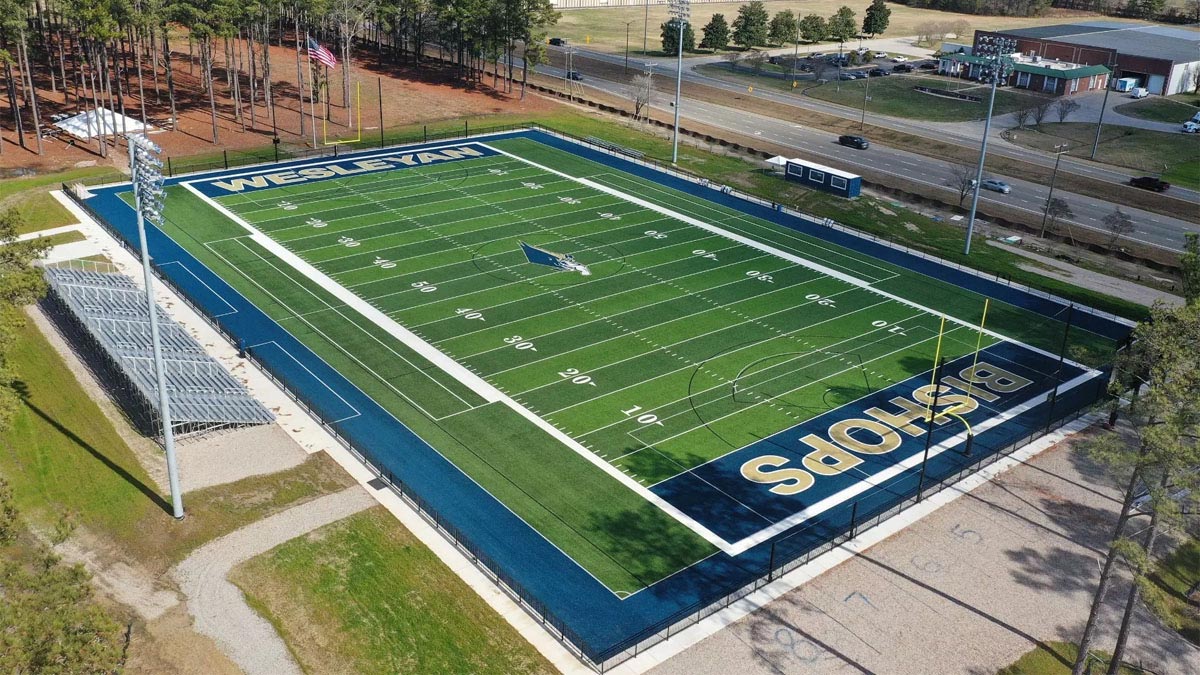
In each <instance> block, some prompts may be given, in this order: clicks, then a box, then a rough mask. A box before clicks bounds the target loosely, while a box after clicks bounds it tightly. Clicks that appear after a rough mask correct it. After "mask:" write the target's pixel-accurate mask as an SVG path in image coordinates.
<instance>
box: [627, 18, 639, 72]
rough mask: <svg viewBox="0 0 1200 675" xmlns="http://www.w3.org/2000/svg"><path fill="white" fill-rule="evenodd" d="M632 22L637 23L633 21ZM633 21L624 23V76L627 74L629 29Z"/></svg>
mask: <svg viewBox="0 0 1200 675" xmlns="http://www.w3.org/2000/svg"><path fill="white" fill-rule="evenodd" d="M633 21H637V19H634V20H633ZM633 21H626V22H625V74H626V75H628V74H629V27H630V26H632V25H633Z"/></svg>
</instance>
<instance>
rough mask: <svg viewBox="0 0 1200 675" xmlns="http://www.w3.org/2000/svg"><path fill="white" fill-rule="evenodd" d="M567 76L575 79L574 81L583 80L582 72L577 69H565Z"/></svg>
mask: <svg viewBox="0 0 1200 675" xmlns="http://www.w3.org/2000/svg"><path fill="white" fill-rule="evenodd" d="M567 77H568V78H570V79H572V80H575V81H576V82H582V81H583V74H582V73H580V72H579V71H578V70H571V71H567Z"/></svg>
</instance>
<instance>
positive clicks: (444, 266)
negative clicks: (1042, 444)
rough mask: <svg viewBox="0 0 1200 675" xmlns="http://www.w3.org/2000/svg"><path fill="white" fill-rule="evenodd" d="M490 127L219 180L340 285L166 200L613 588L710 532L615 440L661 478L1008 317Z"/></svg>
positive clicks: (170, 212)
mask: <svg viewBox="0 0 1200 675" xmlns="http://www.w3.org/2000/svg"><path fill="white" fill-rule="evenodd" d="M492 145H493V146H494V147H496V148H498V149H501V150H504V151H506V152H509V153H512V154H513V155H515V156H516V157H505V156H501V155H498V156H491V157H484V158H478V159H470V160H460V161H458V162H454V163H448V164H440V165H438V164H434V165H429V166H423V167H418V168H409V169H404V170H400V171H392V172H384V173H375V174H368V175H361V176H355V177H348V178H342V179H338V180H336V181H324V182H314V183H307V184H299V185H287V186H284V187H277V188H273V189H270V190H262V191H256V192H247V193H242V194H232V195H229V196H226V197H222V198H219V199H218V201H219V203H220V204H221V206H223V207H225V208H227V209H229V210H231V211H232V212H234V213H235V214H237V215H238V216H239V217H240V218H242V219H244V220H245V221H246V222H248V223H250V224H251V225H253V226H254V227H255V228H256V229H258V230H260V231H261V232H263V233H264V234H266V235H267V236H268V237H270V239H271V240H273V241H274V242H276V243H277V244H279V245H280V246H282V247H283V248H284V249H286V251H287V254H286V255H294V256H296V257H298V258H299V259H300V260H301V261H302V262H303V263H304V264H308V265H311V266H313V267H315V268H316V269H317V270H318V271H319V272H321V273H322V274H323V275H325V276H327V277H328V279H329V281H328V282H327V283H328V284H337V285H340V286H341V287H343V288H347V289H350V290H352V292H353V294H354V295H355V296H357V297H356V298H350V299H338V298H337V297H335V294H334V290H335V289H334V288H333V287H332V286H323V285H322V284H321V283H318V282H317V281H315V280H314V279H312V278H309V277H308V276H306V275H305V274H304V273H302V272H300V271H298V270H296V269H294V268H293V267H292V265H291V264H290V263H288V262H285V261H284V260H282V259H281V257H280V256H281V255H285V254H283V253H280V254H279V255H277V254H276V253H273V252H272V251H271V250H270V249H269V248H268V247H267V246H264V245H263V244H262V243H261V242H260V241H252V240H251V239H250V237H248V236H247V232H246V230H244V229H243V228H241V227H240V226H239V225H237V224H236V223H234V222H232V221H230V220H229V219H227V218H225V217H224V216H222V215H221V214H220V213H219V212H217V211H216V210H214V209H213V208H212V207H211V206H210V205H208V204H206V203H204V202H202V201H200V200H198V199H197V198H195V197H194V196H193V195H192V194H191V193H189V192H186V191H185V190H183V189H181V188H172V189H171V194H170V195H169V197H168V199H167V205H168V206H167V211H166V216H167V219H168V221H169V222H168V226H167V232H168V234H170V235H171V236H173V237H174V238H175V239H176V240H177V241H179V242H180V243H181V244H182V245H184V246H185V247H187V248H189V250H191V251H192V252H193V253H194V254H195V255H196V256H197V257H198V258H199V259H200V260H201V262H203V263H204V264H206V265H209V266H210V267H211V268H212V269H213V270H214V271H216V272H217V273H218V274H220V275H222V276H223V277H224V278H226V279H227V280H229V281H230V283H231V284H232V285H234V286H235V287H236V288H237V289H238V290H239V291H241V292H242V293H243V294H245V295H246V297H247V298H249V299H250V300H251V301H252V302H255V303H256V304H257V305H258V306H259V307H260V308H262V309H263V310H264V311H265V312H266V313H267V314H268V315H269V316H271V317H272V318H274V319H275V320H276V321H278V322H280V324H281V325H283V326H284V327H285V328H287V329H288V330H289V331H290V332H292V334H293V335H295V336H296V337H297V338H298V339H300V340H301V341H303V342H304V343H305V344H307V345H308V346H309V347H310V348H312V349H313V350H314V351H315V352H316V353H317V354H318V355H319V356H321V357H322V358H323V359H325V360H326V361H328V362H329V363H330V364H331V365H332V366H333V367H334V368H336V369H337V370H338V371H339V372H341V373H342V374H344V375H345V376H346V377H347V378H349V379H350V380H351V381H352V382H354V383H355V384H356V385H357V386H359V387H360V388H361V389H363V391H364V392H366V393H367V394H369V395H370V396H372V398H374V399H375V400H376V401H378V402H379V403H380V404H381V405H382V406H383V407H384V408H385V409H387V410H389V411H390V412H391V413H392V414H393V415H395V416H396V417H397V418H398V419H399V420H400V421H402V422H404V423H405V424H406V425H408V426H409V427H410V428H412V429H413V430H414V431H415V432H417V433H418V434H419V435H420V436H421V437H422V438H423V439H424V440H426V441H427V442H428V443H430V444H431V445H432V446H433V447H434V448H436V449H437V450H438V451H439V452H441V453H442V454H444V455H445V456H446V457H447V458H448V459H450V460H451V461H452V462H453V463H454V464H455V465H456V466H458V467H459V468H460V469H462V470H463V471H464V472H466V473H467V475H469V476H471V477H472V478H473V479H474V480H475V481H476V482H478V483H479V484H480V485H481V486H483V487H484V488H485V489H487V490H488V491H489V492H491V493H492V494H493V495H495V496H496V497H497V498H498V499H500V500H501V501H502V502H504V503H505V504H506V505H507V506H508V507H509V508H511V509H512V510H513V511H514V512H515V513H516V514H517V515H519V516H520V517H522V518H523V519H525V520H526V521H527V522H528V523H530V524H531V525H532V526H533V527H535V528H536V529H537V530H538V531H539V532H541V533H542V534H543V535H544V536H546V537H547V538H548V539H549V540H550V541H552V542H553V543H555V544H556V545H557V546H559V547H560V548H561V549H563V550H564V551H565V552H567V553H568V554H569V555H570V556H571V557H572V558H573V559H575V560H576V561H577V562H579V564H581V565H582V566H583V567H585V568H586V569H587V570H588V571H590V572H591V573H592V574H593V575H595V576H596V577H597V578H598V579H600V580H601V581H602V582H603V583H605V584H606V585H607V586H608V587H609V588H610V589H611V590H613V591H614V592H616V593H618V594H626V593H632V592H634V591H637V590H639V589H641V588H644V587H645V586H646V585H649V584H651V583H653V582H654V581H657V580H659V579H661V578H663V577H664V576H666V575H669V574H671V573H673V572H675V571H677V570H679V569H681V568H682V567H685V566H687V565H689V564H691V563H694V562H696V561H697V560H699V559H701V558H703V557H705V556H707V555H709V554H710V553H712V552H713V550H714V549H713V547H712V546H711V545H710V544H708V543H707V542H705V541H704V540H703V539H701V538H700V537H699V536H698V535H696V534H694V533H693V532H691V531H690V530H688V529H687V528H685V527H684V526H683V525H682V524H680V523H678V522H676V521H675V520H673V519H672V518H670V517H669V516H667V515H666V514H665V513H664V512H662V511H660V510H659V509H657V508H656V507H654V506H653V505H651V504H650V503H649V502H647V501H646V500H645V499H644V498H643V497H642V496H641V495H639V494H637V493H636V492H635V491H634V490H632V489H630V488H629V487H627V486H625V485H622V484H621V483H620V482H619V481H618V480H617V479H616V478H615V477H613V476H611V475H609V474H607V473H605V472H604V471H602V470H601V469H600V468H598V467H597V466H596V465H595V463H594V462H596V461H597V459H598V460H602V461H604V462H607V463H608V464H610V465H611V466H613V467H615V469H616V470H619V471H621V472H623V473H624V474H625V475H626V476H627V481H628V482H632V483H637V484H641V485H644V486H650V485H653V484H654V483H657V482H659V481H661V480H665V479H667V478H670V477H672V476H674V475H677V474H679V473H681V472H683V471H686V470H688V469H690V468H693V467H695V466H697V465H699V464H702V463H704V462H706V461H709V460H712V459H714V458H717V457H720V456H722V455H724V454H726V453H728V452H730V451H731V450H734V449H737V448H738V447H741V446H744V445H748V444H750V443H752V442H754V441H755V440H757V439H758V438H760V437H762V436H763V435H767V434H771V433H775V432H777V431H781V430H783V429H786V428H789V427H792V426H794V425H795V424H797V423H798V422H800V421H803V420H805V419H808V418H810V417H813V416H815V415H817V414H820V413H822V412H825V411H827V410H829V409H832V408H834V407H837V406H839V405H841V404H843V403H846V402H848V401H850V400H853V399H856V398H859V397H861V396H862V395H864V394H866V393H869V392H870V391H873V390H876V389H878V388H881V387H886V386H889V385H890V384H892V383H895V382H899V381H902V380H904V379H907V378H908V377H910V376H912V375H914V374H918V373H921V372H925V371H928V370H929V369H930V367H931V365H932V363H933V360H934V354H935V352H936V351H937V349H938V343H939V334H940V333H941V331H942V322H941V319H940V317H939V316H938V314H937V313H942V312H944V313H945V314H947V315H948V316H950V317H951V321H949V322H948V323H947V324H946V326H945V333H944V335H943V336H942V337H943V339H942V340H941V353H942V355H943V356H946V357H947V358H954V357H955V356H960V355H964V354H968V353H970V352H972V351H973V350H974V349H975V348H976V345H977V344H982V345H983V346H987V345H988V344H991V343H992V342H993V341H994V338H992V337H990V336H986V335H985V336H983V337H982V338H980V337H979V335H978V334H977V331H976V329H975V326H976V325H977V324H978V322H979V321H980V318H981V316H982V313H983V308H984V298H983V297H982V296H979V295H977V294H975V293H971V292H967V291H964V290H963V289H960V288H957V287H954V286H952V285H950V284H946V283H944V282H939V281H936V280H934V279H931V278H928V277H924V276H921V275H918V274H914V273H911V272H908V271H906V270H903V269H901V268H897V267H895V266H892V265H888V264H886V263H883V262H881V261H878V260H875V259H872V258H870V257H868V256H866V255H863V254H861V253H858V252H856V251H852V250H849V249H843V248H840V247H837V246H833V245H831V244H829V243H827V242H823V241H820V240H817V239H815V238H812V237H808V236H805V235H802V234H800V233H798V232H795V231H792V230H787V229H784V228H780V227H778V226H776V225H773V224H771V223H768V222H766V221H762V220H759V219H757V218H753V217H750V216H747V215H745V214H743V213H741V212H738V211H735V210H732V209H728V208H725V207H721V206H718V205H716V204H713V203H711V202H708V201H706V200H702V199H699V198H696V197H693V196H690V195H687V194H684V193H680V192H676V191H674V190H670V189H666V188H663V187H661V186H659V185H657V184H655V183H652V182H650V181H647V180H643V179H640V178H637V177H634V176H632V175H630V174H625V173H623V172H620V171H617V170H614V169H612V168H610V167H606V166H604V165H600V164H597V163H594V162H591V161H588V160H585V159H583V158H580V157H578V156H576V155H573V154H571V153H567V152H564V151H561V150H557V149H553V148H550V147H548V146H546V145H543V144H541V143H538V142H536V141H532V140H528V139H505V140H498V141H494V142H492ZM518 158H523V159H525V160H527V161H521V159H518ZM530 162H532V163H535V164H536V165H535V164H531V163H530ZM538 165H540V166H546V167H553V169H554V170H555V171H558V172H562V173H561V174H560V173H554V172H552V171H548V170H545V169H542V168H540V166H538ZM563 174H565V175H563ZM571 177H578V178H586V179H588V180H590V181H593V183H592V184H582V183H579V182H576V181H574V180H572V179H571ZM625 195H637V196H638V197H639V198H641V199H643V200H645V201H646V203H642V204H639V203H634V202H632V201H629V200H628V199H626V198H625ZM664 209H668V210H669V212H664ZM673 214H680V215H681V216H682V217H683V219H680V218H677V217H675V216H674V215H673ZM688 219H696V220H698V221H701V222H704V223H712V224H715V225H719V226H720V227H722V228H724V229H725V230H728V231H731V232H733V233H734V234H736V235H739V236H744V237H747V238H749V239H751V240H754V241H759V242H763V243H764V244H767V245H770V246H774V247H777V248H778V249H780V250H782V251H783V252H785V253H786V254H788V255H795V256H800V257H802V258H804V259H806V260H811V261H815V262H816V263H817V264H818V265H820V266H823V267H814V266H812V265H808V266H806V265H798V264H794V263H793V262H790V261H788V260H785V259H783V258H780V257H778V256H775V255H772V254H770V253H767V252H765V251H762V250H759V249H756V248H753V247H751V246H748V245H746V244H744V243H739V242H737V241H733V240H731V239H729V238H727V237H724V236H721V235H718V234H716V233H713V232H709V231H706V230H705V229H702V228H700V227H697V226H695V225H694V224H693V223H692V222H689V220H688ZM520 242H526V243H528V244H532V245H535V246H539V247H543V248H544V249H545V250H549V251H555V252H562V253H571V254H573V255H574V256H575V257H576V259H577V260H578V261H579V262H580V263H583V264H585V265H587V266H589V268H590V271H591V275H589V276H583V275H580V274H577V273H574V272H570V273H566V272H561V271H556V270H554V269H552V268H549V267H546V266H539V265H531V264H528V263H527V262H526V259H525V255H524V253H522V251H521V248H520ZM831 275H832V276H831ZM841 275H846V276H848V277H851V278H853V279H859V280H862V281H864V282H866V283H868V284H874V285H875V286H876V287H878V288H880V289H882V290H884V291H886V292H887V293H891V294H894V295H896V296H899V297H900V298H903V299H906V300H908V301H909V302H902V301H897V300H894V299H889V298H888V297H885V296H882V295H880V294H877V293H874V292H872V291H871V290H870V289H867V288H861V287H859V286H857V285H855V284H853V283H850V282H849V281H847V280H846V279H845V278H838V277H839V276H841ZM347 300H348V301H349V302H356V301H359V300H361V301H364V302H366V303H369V304H370V305H371V306H372V307H373V308H374V309H375V310H378V311H380V312H383V313H384V314H386V315H387V316H388V317H390V318H391V319H393V320H395V321H396V322H397V323H399V324H400V325H402V326H403V327H404V328H406V329H408V330H410V331H412V332H413V333H414V334H416V335H417V336H419V337H420V338H421V339H423V340H424V341H425V342H427V343H429V344H432V345H433V346H435V347H436V348H437V349H438V350H439V351H440V352H442V353H444V354H446V355H448V356H450V357H452V358H453V359H454V360H455V361H457V362H458V363H459V364H462V365H463V366H465V367H467V368H469V369H470V370H471V371H473V372H474V373H476V374H478V376H479V377H481V378H482V379H483V380H485V381H486V382H487V383H488V384H490V385H491V386H493V387H495V388H496V389H497V390H499V391H500V392H503V393H504V394H506V395H507V396H509V397H511V398H512V399H513V400H514V401H516V402H517V403H519V404H521V406H523V407H524V408H525V409H527V410H529V411H531V412H533V413H534V414H536V415H538V416H540V417H541V418H542V419H544V420H546V421H547V422H549V423H551V424H552V425H553V427H554V428H555V429H556V430H557V431H559V432H561V433H563V434H566V435H567V436H569V437H570V438H572V439H574V440H575V441H576V442H578V443H579V444H581V445H582V446H583V447H582V448H580V449H579V450H580V452H573V451H571V450H570V449H569V448H568V447H566V446H565V445H564V444H563V443H561V442H560V441H559V440H557V439H556V438H555V437H554V436H553V435H552V434H551V433H549V432H548V431H547V430H544V429H540V428H538V427H537V426H535V425H534V424H533V423H531V422H529V421H526V420H525V419H524V418H522V417H521V416H520V414H519V413H518V412H517V411H516V410H514V409H513V408H512V407H509V406H508V405H505V404H504V403H502V402H497V403H488V402H487V401H486V400H485V399H484V397H483V396H482V395H481V394H479V393H477V392H474V391H472V390H471V389H470V388H468V387H466V386H464V385H463V384H462V383H460V382H458V381H457V380H456V379H454V378H452V377H451V376H450V375H448V374H446V373H445V372H443V371H442V370H441V369H439V368H436V367H432V366H431V364H429V363H428V361H427V360H426V359H425V358H424V357H422V356H421V355H420V354H418V353H417V352H415V351H414V350H413V349H411V348H409V347H407V346H405V345H404V344H402V343H401V342H400V341H399V340H397V339H395V338H393V337H392V336H391V335H390V334H388V332H387V331H385V330H383V329H381V328H379V327H378V326H376V325H374V324H373V323H372V322H370V321H366V320H363V318H362V317H361V316H360V315H359V314H358V312H357V310H355V309H354V308H352V307H348V306H347ZM912 303H918V304H920V305H923V306H925V307H929V308H930V309H931V310H933V312H930V311H926V310H924V309H922V308H920V307H914V306H913V305H912ZM988 327H989V328H990V329H992V330H995V331H997V332H998V333H1000V334H1002V335H1006V336H1009V337H1012V338H1013V339H1018V340H1021V341H1023V342H1027V343H1029V344H1032V345H1035V346H1039V347H1042V348H1045V349H1047V350H1056V349H1057V348H1058V346H1059V343H1060V342H1061V340H1062V335H1063V329H1064V325H1063V324H1062V323H1061V322H1060V321H1057V320H1055V319H1048V318H1045V317H1041V316H1037V315H1033V314H1031V313H1030V312H1028V311H1026V310H1022V309H1019V308H1017V307H1014V306H1010V305H1007V304H1005V303H1002V302H992V303H991V306H990V309H989V312H988ZM893 329H895V332H893ZM1071 341H1072V346H1073V349H1074V350H1075V351H1073V352H1072V353H1073V354H1075V353H1076V352H1079V353H1085V354H1087V355H1088V356H1089V357H1090V359H1092V360H1093V361H1102V360H1103V359H1104V358H1105V357H1106V355H1107V354H1108V353H1110V352H1111V349H1112V345H1111V344H1110V343H1109V342H1108V341H1106V340H1104V339H1102V338H1099V337H1098V336H1095V335H1091V334H1088V333H1086V332H1085V331H1081V330H1076V331H1073V332H1072V334H1071ZM583 452H590V453H592V454H593V455H594V457H593V458H591V461H589V458H586V457H584V456H582V455H581V454H580V453H583Z"/></svg>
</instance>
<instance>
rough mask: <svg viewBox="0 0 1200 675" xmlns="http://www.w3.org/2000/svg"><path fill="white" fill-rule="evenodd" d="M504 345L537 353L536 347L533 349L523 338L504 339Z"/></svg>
mask: <svg viewBox="0 0 1200 675" xmlns="http://www.w3.org/2000/svg"><path fill="white" fill-rule="evenodd" d="M481 320H482V319H481ZM504 344H507V345H512V346H513V347H516V348H517V349H520V350H526V349H528V350H529V351H531V352H536V351H537V347H534V346H533V343H532V342H530V341H529V340H526V339H525V338H523V337H521V336H520V335H514V336H512V337H506V338H504Z"/></svg>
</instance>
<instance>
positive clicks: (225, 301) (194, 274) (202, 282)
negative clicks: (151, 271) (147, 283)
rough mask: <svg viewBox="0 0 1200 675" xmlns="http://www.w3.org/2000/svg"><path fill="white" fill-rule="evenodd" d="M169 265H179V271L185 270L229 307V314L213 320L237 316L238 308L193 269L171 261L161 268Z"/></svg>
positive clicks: (223, 314)
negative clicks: (232, 315)
mask: <svg viewBox="0 0 1200 675" xmlns="http://www.w3.org/2000/svg"><path fill="white" fill-rule="evenodd" d="M167 265H178V266H179V269H181V270H183V271H184V272H187V273H188V274H190V275H192V278H193V279H195V280H196V281H199V282H200V285H201V286H204V287H205V288H207V289H208V292H209V293H212V294H213V296H215V297H216V298H217V299H218V300H220V301H221V303H222V304H224V305H225V306H226V307H228V308H229V311H228V312H222V313H220V314H213V318H214V319H219V318H221V317H223V316H229V315H230V314H237V313H238V310H237V308H236V307H234V306H233V305H231V304H229V301H228V300H226V299H225V298H223V297H222V296H221V294H220V293H218V292H217V291H216V290H215V289H213V287H212V286H209V285H208V283H207V282H205V281H204V280H203V279H201V278H200V277H198V276H196V273H195V272H193V271H192V270H191V269H190V268H189V267H188V266H187V265H184V264H183V263H181V262H179V261H178V260H170V261H167V262H165V263H163V264H161V265H159V267H166V266H167Z"/></svg>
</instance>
